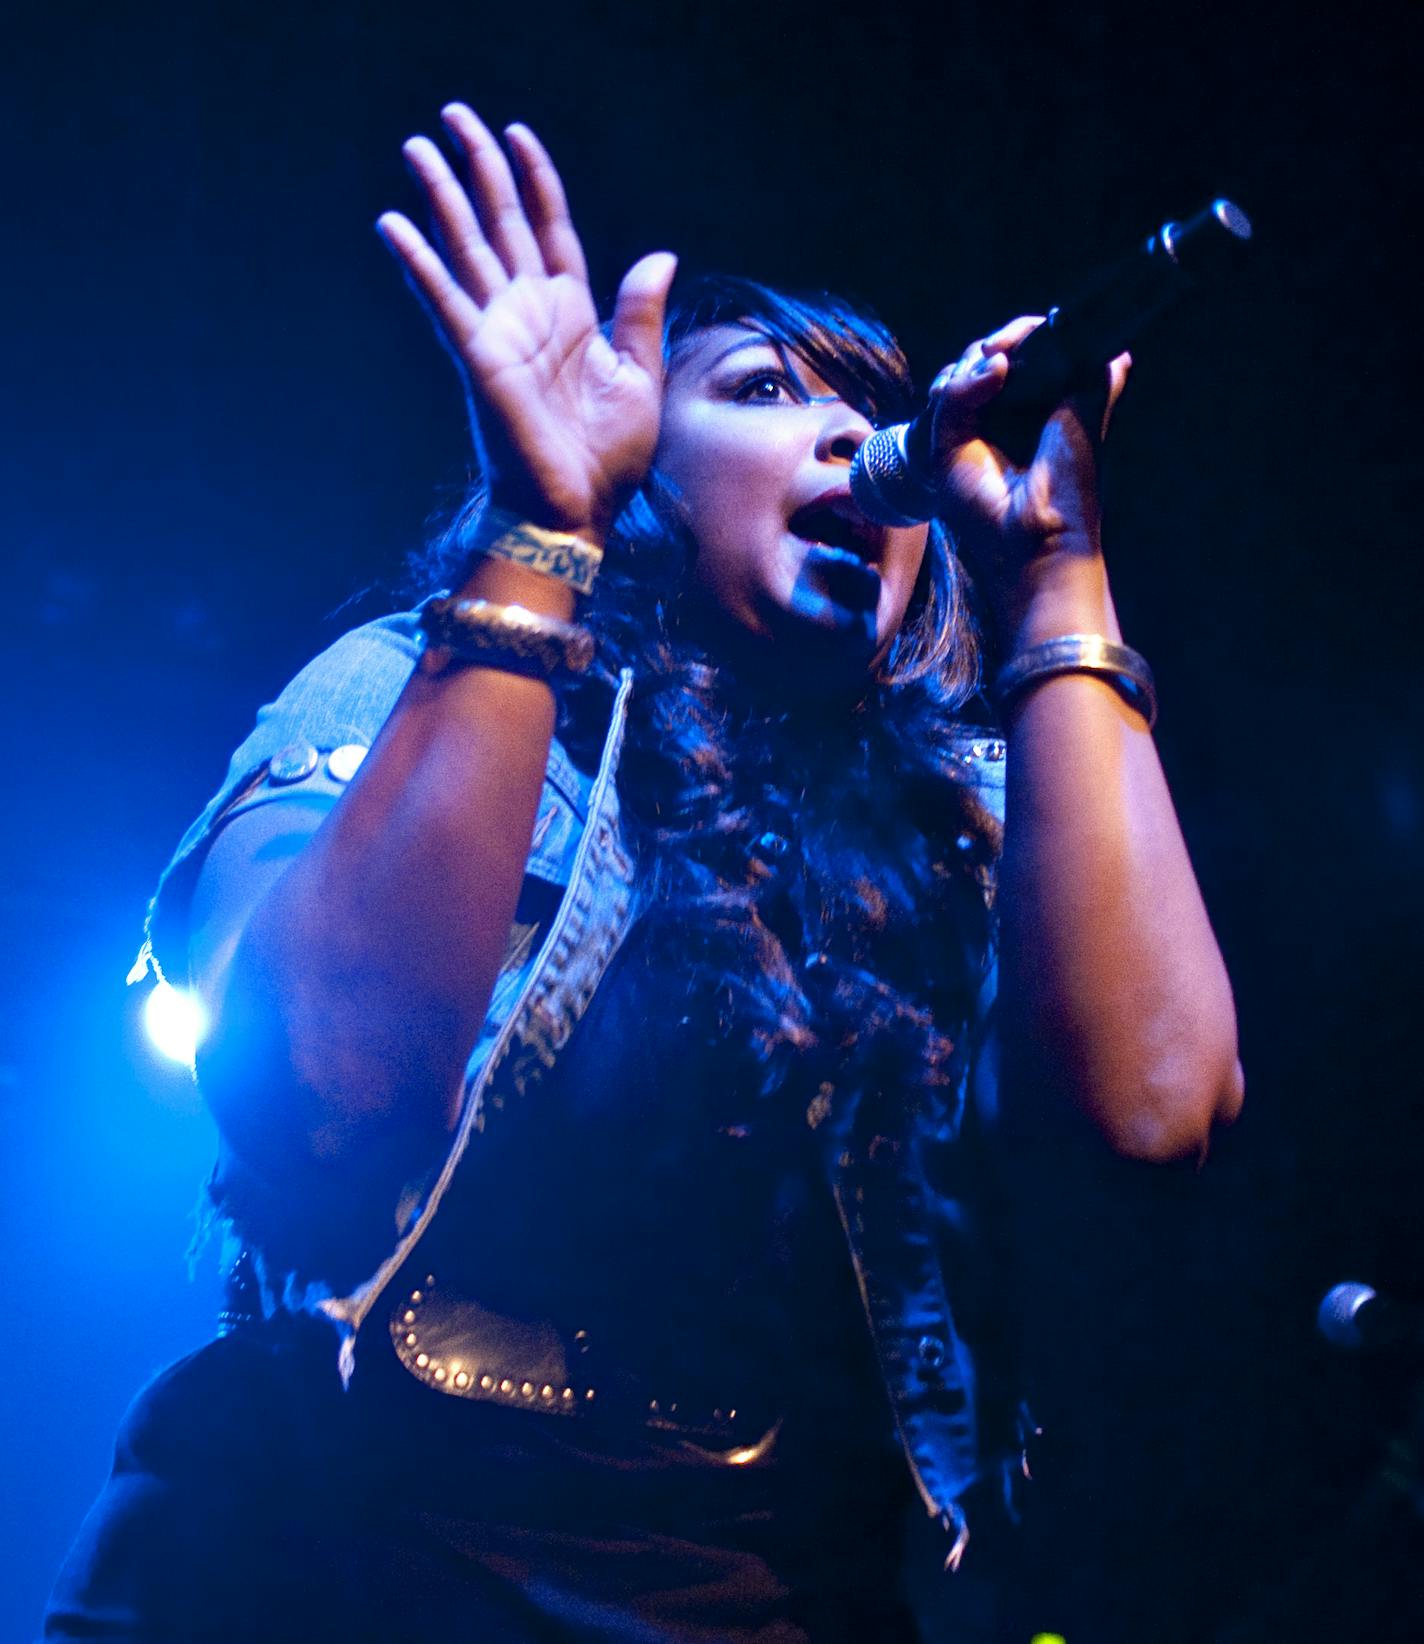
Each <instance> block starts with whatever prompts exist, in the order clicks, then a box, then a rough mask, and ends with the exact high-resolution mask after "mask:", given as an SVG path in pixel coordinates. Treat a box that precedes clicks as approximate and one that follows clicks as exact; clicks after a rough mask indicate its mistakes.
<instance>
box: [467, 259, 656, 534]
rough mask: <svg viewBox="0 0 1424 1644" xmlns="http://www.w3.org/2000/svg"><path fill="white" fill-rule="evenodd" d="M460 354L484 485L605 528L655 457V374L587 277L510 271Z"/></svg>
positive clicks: (562, 520) (568, 519)
mask: <svg viewBox="0 0 1424 1644" xmlns="http://www.w3.org/2000/svg"><path fill="white" fill-rule="evenodd" d="M459 353H460V356H461V358H462V362H463V363H465V364H466V365H467V377H468V381H469V385H470V389H471V393H470V398H471V404H472V410H473V418H474V422H475V427H476V431H477V437H478V439H479V442H480V446H481V456H482V459H483V466H484V469H485V473H486V477H487V478H488V480H489V483H490V487H491V490H492V491H493V492H494V493H495V494H509V495H511V496H515V497H518V499H519V501H520V502H521V503H522V504H523V505H524V506H525V507H526V508H536V509H538V511H540V512H546V513H547V514H548V515H549V516H550V523H553V524H558V525H564V526H567V527H569V528H575V527H577V526H580V525H586V524H593V525H595V526H598V527H606V526H607V524H608V518H607V517H606V516H607V514H608V513H609V511H610V510H616V506H617V504H618V502H619V501H621V500H622V498H623V497H624V496H626V494H627V493H628V492H629V491H630V490H632V489H633V487H634V486H636V485H637V483H638V481H639V480H640V479H641V478H642V476H643V473H644V472H645V471H646V469H647V466H648V464H649V463H650V462H651V460H652V455H653V450H654V448H655V446H656V444H657V437H658V422H659V414H660V408H661V394H662V385H661V382H660V380H659V379H658V378H657V377H655V376H654V375H652V374H651V373H649V372H648V371H647V370H645V369H644V368H643V367H642V366H641V365H640V364H639V363H638V362H637V361H636V360H635V359H633V358H631V357H630V356H628V355H626V354H623V355H620V354H619V353H618V352H617V351H616V350H615V349H614V348H613V346H612V344H610V343H609V341H608V339H607V338H606V337H605V336H604V335H603V333H602V331H601V330H600V329H599V325H598V315H597V313H596V311H595V309H594V306H593V299H592V297H591V295H590V293H589V289H588V286H587V284H586V283H584V282H582V281H579V280H576V279H574V278H573V277H572V276H570V275H567V274H558V275H553V276H546V277H544V278H539V277H533V276H526V275H520V276H517V277H516V278H515V279H513V280H511V281H510V283H509V284H508V285H507V286H505V287H504V288H503V290H501V291H500V292H499V293H498V294H497V295H496V296H495V297H494V298H493V299H492V300H491V301H490V303H489V305H488V306H487V307H486V308H485V309H484V310H483V312H482V313H480V315H479V317H478V321H477V323H476V325H475V327H474V330H473V333H472V335H470V336H469V337H468V338H467V339H465V341H464V343H463V346H462V347H461V348H460V350H459ZM526 491H527V492H528V493H529V495H528V496H525V495H523V493H524V492H526Z"/></svg>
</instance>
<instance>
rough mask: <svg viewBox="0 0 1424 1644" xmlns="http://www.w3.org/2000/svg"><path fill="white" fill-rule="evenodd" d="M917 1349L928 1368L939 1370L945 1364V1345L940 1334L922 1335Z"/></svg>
mask: <svg viewBox="0 0 1424 1644" xmlns="http://www.w3.org/2000/svg"><path fill="white" fill-rule="evenodd" d="M915 1351H916V1352H917V1353H918V1354H919V1359H920V1363H921V1364H922V1365H923V1366H924V1368H925V1369H926V1370H938V1369H940V1368H941V1367H942V1366H943V1364H944V1361H945V1356H946V1354H945V1346H944V1343H943V1342H942V1341H941V1340H940V1339H939V1337H938V1336H921V1337H920V1344H919V1346H918V1347H917V1348H916V1349H915Z"/></svg>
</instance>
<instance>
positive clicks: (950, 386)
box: [930, 314, 1043, 437]
mask: <svg viewBox="0 0 1424 1644" xmlns="http://www.w3.org/2000/svg"><path fill="white" fill-rule="evenodd" d="M1042 324H1043V317H1042V315H1039V314H1024V315H1021V316H1020V317H1019V318H1018V319H1016V320H1010V322H1009V323H1008V324H1007V325H1003V326H1000V327H999V329H998V330H997V331H992V332H990V334H989V335H988V336H987V337H981V338H980V339H979V340H978V341H977V342H972V343H970V345H969V347H968V348H966V349H965V350H964V352H963V354H961V355H960V357H959V358H958V359H957V360H956V361H955V362H954V364H953V365H950V366H946V367H945V369H944V370H943V371H941V372H940V374H939V375H938V376H937V377H936V378H935V380H934V382H933V383H931V384H930V398H931V399H932V400H934V401H935V402H936V405H937V418H938V421H939V425H940V427H941V429H942V430H943V432H944V433H945V434H950V433H959V434H961V435H963V436H966V437H967V436H969V435H971V434H972V432H973V428H974V423H975V418H976V415H977V413H978V412H980V411H982V410H983V409H984V407H985V406H986V405H988V404H989V402H990V401H991V400H992V399H993V398H994V396H995V395H996V394H997V393H998V392H999V389H1000V388H1001V387H1002V386H1003V383H1004V379H1005V378H1006V377H1007V376H1008V374H1009V360H1008V354H1009V350H1010V349H1013V348H1016V347H1017V346H1018V345H1019V343H1021V342H1022V341H1023V340H1024V338H1025V337H1026V336H1028V334H1029V332H1031V331H1033V330H1034V329H1035V328H1036V327H1038V326H1040V325H1042Z"/></svg>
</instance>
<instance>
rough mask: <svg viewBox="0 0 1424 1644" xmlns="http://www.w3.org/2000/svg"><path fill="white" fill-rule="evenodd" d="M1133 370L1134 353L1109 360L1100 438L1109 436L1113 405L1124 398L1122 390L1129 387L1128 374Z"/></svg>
mask: <svg viewBox="0 0 1424 1644" xmlns="http://www.w3.org/2000/svg"><path fill="white" fill-rule="evenodd" d="M1131 370H1132V355H1131V354H1119V355H1118V356H1117V358H1116V359H1114V360H1109V361H1108V398H1107V404H1106V405H1104V406H1103V420H1102V423H1101V424H1100V426H1099V429H1098V438H1099V439H1106V438H1107V437H1108V424H1109V423H1110V422H1111V421H1112V414H1113V407H1114V406H1115V405H1116V404H1117V402H1118V401H1119V400H1120V399H1121V398H1122V391H1123V389H1124V388H1126V387H1127V374H1128V372H1129V371H1131Z"/></svg>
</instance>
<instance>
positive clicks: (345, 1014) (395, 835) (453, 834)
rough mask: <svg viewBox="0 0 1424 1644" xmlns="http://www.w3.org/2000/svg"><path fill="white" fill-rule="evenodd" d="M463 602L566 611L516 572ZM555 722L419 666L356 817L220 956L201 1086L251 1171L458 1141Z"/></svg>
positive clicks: (342, 808)
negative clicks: (397, 1142)
mask: <svg viewBox="0 0 1424 1644" xmlns="http://www.w3.org/2000/svg"><path fill="white" fill-rule="evenodd" d="M461 592H462V593H463V594H466V595H468V596H470V597H477V598H489V599H495V600H505V601H518V602H519V603H522V604H525V605H526V606H530V607H534V608H538V609H541V610H543V611H544V612H546V613H547V614H549V615H557V616H561V617H567V616H568V615H569V614H570V606H571V596H570V595H569V594H568V593H567V591H566V590H565V589H564V588H563V587H562V586H561V585H559V584H557V583H553V582H550V581H549V580H548V579H546V578H540V577H534V576H531V575H530V574H528V573H524V572H520V571H518V570H517V569H516V568H514V567H510V566H507V565H501V564H484V565H481V566H480V567H479V568H478V570H477V571H476V573H475V574H474V576H473V577H472V578H471V579H470V582H469V583H468V584H467V585H466V587H465V588H463V589H462V590H461ZM554 717H555V703H554V696H553V693H552V691H551V690H550V688H549V686H548V685H547V684H545V683H543V682H541V681H538V680H533V679H527V678H523V677H521V676H519V675H515V674H512V673H506V672H502V671H499V670H496V669H491V668H470V667H455V668H450V669H446V670H445V671H443V672H440V673H428V672H426V671H424V670H423V669H419V668H418V669H417V670H416V672H415V673H414V675H413V676H412V678H411V680H410V682H409V684H408V685H407V687H406V689H405V691H404V692H403V694H402V695H401V697H400V699H399V701H398V702H397V704H396V706H395V709H394V710H393V712H392V713H391V716H390V718H389V720H388V721H387V723H386V725H385V726H384V728H383V729H382V731H381V733H380V735H379V736H378V737H377V738H376V740H375V743H374V744H373V746H372V748H371V751H370V753H369V754H368V756H367V757H366V759H365V761H364V762H363V764H362V766H361V769H360V771H359V772H358V773H357V775H356V778H355V779H354V780H353V781H352V783H351V785H350V787H349V789H348V790H347V792H346V793H345V794H344V795H343V797H342V799H341V800H340V802H339V803H338V804H337V805H336V807H335V808H334V809H333V810H332V811H331V813H330V815H329V816H327V818H326V820H325V821H324V822H323V823H322V824H321V826H320V827H319V828H318V829H317V830H316V832H315V833H314V834H313V835H312V836H311V838H310V840H309V842H307V843H306V845H305V847H304V848H302V849H301V850H300V852H299V854H297V855H296V856H295V858H294V859H293V860H292V861H291V862H290V864H289V865H288V866H287V867H286V868H285V869H284V870H283V871H282V872H281V873H280V875H279V876H278V877H277V878H276V879H275V880H274V881H273V882H272V883H271V884H270V886H269V887H268V888H267V889H266V891H265V893H264V894H263V895H262V896H261V898H260V900H258V901H257V902H256V903H255V905H254V906H253V907H252V909H251V913H250V916H249V917H247V918H246V919H245V921H244V922H243V924H242V925H241V927H240V929H236V930H234V932H233V937H234V941H233V946H232V951H231V953H230V954H228V955H222V954H218V955H216V956H215V963H213V964H212V965H211V966H210V967H209V979H208V991H209V993H210V996H211V997H212V1002H213V1005H214V1007H215V1016H216V1026H217V1032H216V1035H215V1044H214V1046H213V1048H212V1050H211V1052H210V1054H209V1056H208V1058H207V1060H206V1065H205V1066H204V1067H203V1068H202V1069H201V1070H200V1071H201V1072H202V1073H203V1078H204V1086H205V1089H206V1091H207V1094H208V1097H209V1100H210V1102H211V1104H212V1105H213V1107H214V1110H215V1113H216V1115H217V1117H218V1119H219V1122H220V1123H221V1124H223V1126H224V1129H225V1130H226V1131H227V1132H228V1133H229V1136H230V1138H231V1139H232V1140H233V1141H234V1142H235V1144H236V1145H237V1146H238V1147H239V1148H240V1150H241V1151H243V1152H244V1153H245V1154H247V1155H248V1156H249V1157H250V1158H253V1162H256V1163H263V1162H268V1163H273V1162H276V1161H277V1160H282V1161H288V1160H290V1159H291V1158H292V1156H293V1154H294V1152H295V1153H297V1154H298V1155H300V1154H306V1155H309V1156H310V1157H312V1158H315V1159H323V1160H334V1159H339V1158H341V1157H343V1156H346V1155H348V1154H350V1153H352V1152H353V1151H360V1150H362V1149H364V1148H366V1147H368V1145H369V1144H371V1143H374V1142H379V1141H382V1140H383V1139H384V1140H387V1141H389V1139H391V1138H394V1137H399V1138H401V1145H405V1144H406V1143H410V1144H412V1145H414V1146H417V1147H418V1146H421V1145H422V1144H423V1145H424V1146H425V1147H426V1148H427V1149H428V1147H429V1146H430V1145H432V1144H433V1143H434V1142H435V1141H436V1140H437V1139H438V1137H439V1136H440V1135H442V1134H443V1133H445V1132H446V1131H448V1129H449V1128H450V1126H451V1125H452V1123H453V1122H454V1118H455V1116H456V1113H457V1111H458V1104H459V1100H460V1095H461V1090H462V1085H463V1072H464V1066H465V1062H466V1060H467V1058H468V1056H469V1053H470V1049H471V1047H472V1046H473V1044H474V1042H475V1039H476V1036H477V1034H478V1032H479V1028H480V1024H481V1022H482V1020H483V1018H484V1014H485V1011H486V1009H487V1007H488V1002H489V998H490V994H491V991H492V988H493V985H494V982H495V979H496V977H497V975H498V971H499V966H500V963H501V961H502V958H503V955H504V951H505V947H506V944H507V941H508V935H509V929H510V925H511V922H512V920H513V917H514V912H515V907H516V904H517V900H518V896H519V891H520V886H521V884H522V880H523V874H524V866H525V859H526V857H527V854H528V850H529V845H530V839H531V835H532V833H533V828H534V821H535V813H536V809H537V806H538V801H539V794H540V789H541V785H542V781H543V776H544V770H545V766H546V763H547V759H548V753H549V744H550V739H551V736H552V733H553V729H554ZM259 1154H260V1155H267V1158H266V1159H261V1158H257V1157H254V1155H259Z"/></svg>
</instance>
